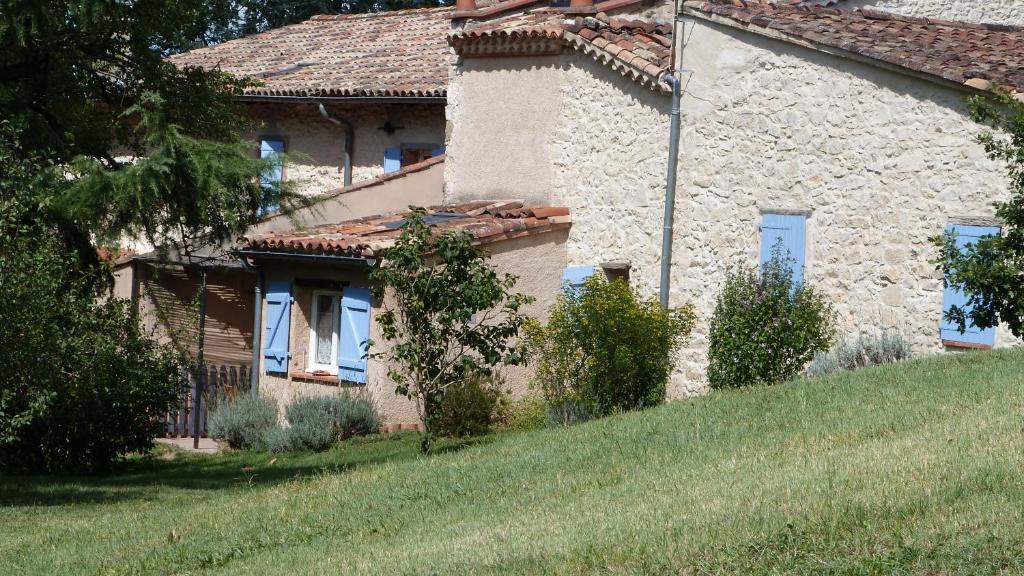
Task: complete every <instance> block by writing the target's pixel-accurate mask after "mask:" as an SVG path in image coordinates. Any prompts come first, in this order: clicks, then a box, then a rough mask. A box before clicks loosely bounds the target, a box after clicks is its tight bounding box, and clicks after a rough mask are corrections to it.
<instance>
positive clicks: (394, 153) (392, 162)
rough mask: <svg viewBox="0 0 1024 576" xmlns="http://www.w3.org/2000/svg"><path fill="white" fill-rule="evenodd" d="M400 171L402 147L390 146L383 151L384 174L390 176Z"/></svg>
mask: <svg viewBox="0 0 1024 576" xmlns="http://www.w3.org/2000/svg"><path fill="white" fill-rule="evenodd" d="M401 169H402V147H401V146H392V147H390V148H385V149H384V173H385V174H390V173H392V172H398V171H399V170H401Z"/></svg>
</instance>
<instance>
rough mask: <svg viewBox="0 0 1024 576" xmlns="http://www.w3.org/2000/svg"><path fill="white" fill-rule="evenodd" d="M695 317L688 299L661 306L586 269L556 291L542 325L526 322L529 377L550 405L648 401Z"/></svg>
mask: <svg viewBox="0 0 1024 576" xmlns="http://www.w3.org/2000/svg"><path fill="white" fill-rule="evenodd" d="M695 320H696V317H695V315H694V312H693V308H692V307H691V306H682V307H680V308H677V309H674V310H663V309H662V308H661V306H660V305H659V304H658V302H657V301H656V300H654V299H646V300H645V299H642V298H641V297H640V296H639V295H638V294H637V292H636V291H635V290H634V289H633V288H631V287H630V286H629V284H628V283H626V282H625V281H623V280H621V279H616V280H613V281H611V282H609V281H607V280H605V279H604V278H602V277H600V276H597V275H593V276H591V277H590V278H588V279H587V280H586V282H584V284H583V286H582V287H581V288H579V289H578V290H572V291H570V292H566V293H563V294H560V295H559V296H558V299H557V301H556V303H555V305H554V306H553V307H552V309H551V314H550V316H549V318H548V322H547V325H543V326H542V325H541V324H540V323H538V322H536V321H530V322H529V323H528V325H527V329H526V341H527V343H528V348H529V352H530V355H531V358H532V359H533V360H534V363H535V364H536V375H535V376H534V384H535V385H537V386H538V387H539V388H540V389H541V391H542V392H543V394H544V397H545V399H546V400H547V402H548V403H549V404H550V405H551V406H553V407H555V409H556V410H557V409H559V406H561V405H567V404H568V405H578V406H579V408H580V409H581V410H583V411H584V412H585V413H586V414H588V415H607V414H611V413H613V412H618V411H623V410H637V409H642V408H648V407H651V406H655V405H657V404H660V403H661V402H662V401H663V400H664V398H665V388H666V385H667V384H668V379H669V376H670V375H671V373H672V367H673V366H674V364H675V361H676V359H677V356H678V350H679V347H680V346H681V345H682V344H683V342H684V341H685V340H686V338H687V337H688V336H689V334H690V331H691V330H692V329H693V325H694V322H695ZM561 420H563V421H564V420H565V419H564V418H562V419H561ZM570 420H571V419H570Z"/></svg>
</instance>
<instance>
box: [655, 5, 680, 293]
mask: <svg viewBox="0 0 1024 576" xmlns="http://www.w3.org/2000/svg"><path fill="white" fill-rule="evenodd" d="M673 18H674V22H673V26H672V29H673V30H672V62H671V64H670V68H669V72H668V75H667V76H666V79H667V80H668V81H669V82H671V84H672V108H671V110H670V115H671V124H670V125H669V136H668V138H669V140H668V175H667V176H666V177H665V218H664V224H663V225H662V232H661V291H660V294H659V296H660V299H661V308H662V309H663V310H668V294H669V287H670V285H671V282H672V280H671V278H672V228H673V224H674V219H675V210H676V172H677V170H678V165H679V103H680V100H681V98H682V87H681V84H682V82H681V81H680V79H679V76H680V71H679V70H677V69H676V57H675V55H676V42H677V41H678V40H679V36H680V34H679V31H678V27H677V26H675V24H677V23H678V22H679V6H678V2H677V5H676V13H675V15H674V16H673ZM684 30H685V27H684Z"/></svg>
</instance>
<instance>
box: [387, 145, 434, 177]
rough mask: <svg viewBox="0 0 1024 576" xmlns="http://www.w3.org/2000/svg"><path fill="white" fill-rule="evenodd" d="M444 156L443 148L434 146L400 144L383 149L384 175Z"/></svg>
mask: <svg viewBox="0 0 1024 576" xmlns="http://www.w3.org/2000/svg"><path fill="white" fill-rule="evenodd" d="M441 154H444V146H438V145H436V144H402V145H401V146H394V147H391V148H385V149H384V173H385V174H390V173H391V172H398V171H399V170H401V169H402V168H405V167H406V166H412V165H413V164H419V163H420V162H423V161H424V160H428V159H430V158H433V157H434V156H440V155H441Z"/></svg>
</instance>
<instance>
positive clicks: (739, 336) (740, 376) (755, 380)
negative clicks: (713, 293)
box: [708, 242, 836, 388]
mask: <svg viewBox="0 0 1024 576" xmlns="http://www.w3.org/2000/svg"><path fill="white" fill-rule="evenodd" d="M835 325H836V313H835V309H834V308H833V307H832V304H831V303H830V302H829V301H828V300H826V299H825V297H824V296H822V295H821V294H820V293H819V292H817V291H816V290H815V289H814V288H813V287H811V286H810V285H808V284H806V283H804V282H800V283H794V281H793V261H792V260H791V259H789V258H787V257H785V256H784V255H783V254H782V244H781V242H780V243H779V244H777V245H776V246H774V247H773V248H772V255H771V259H770V260H769V261H768V262H765V264H764V265H763V266H762V267H761V270H760V271H758V270H756V269H753V268H745V267H738V268H734V269H733V270H730V271H729V274H728V275H727V276H726V279H725V286H724V287H723V288H722V292H721V293H720V294H719V295H718V299H717V301H716V303H715V311H714V314H713V315H712V317H711V326H710V334H709V337H708V340H709V347H708V381H709V383H710V385H711V387H712V388H737V387H742V386H750V385H755V384H777V383H779V382H783V381H785V380H788V379H790V378H792V377H794V376H796V375H797V374H799V373H800V371H801V370H803V369H804V367H805V366H807V364H808V362H810V361H811V359H813V358H814V356H815V355H816V354H817V353H819V352H824V351H826V350H828V349H829V347H830V346H831V345H832V341H833V339H834V338H835Z"/></svg>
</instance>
